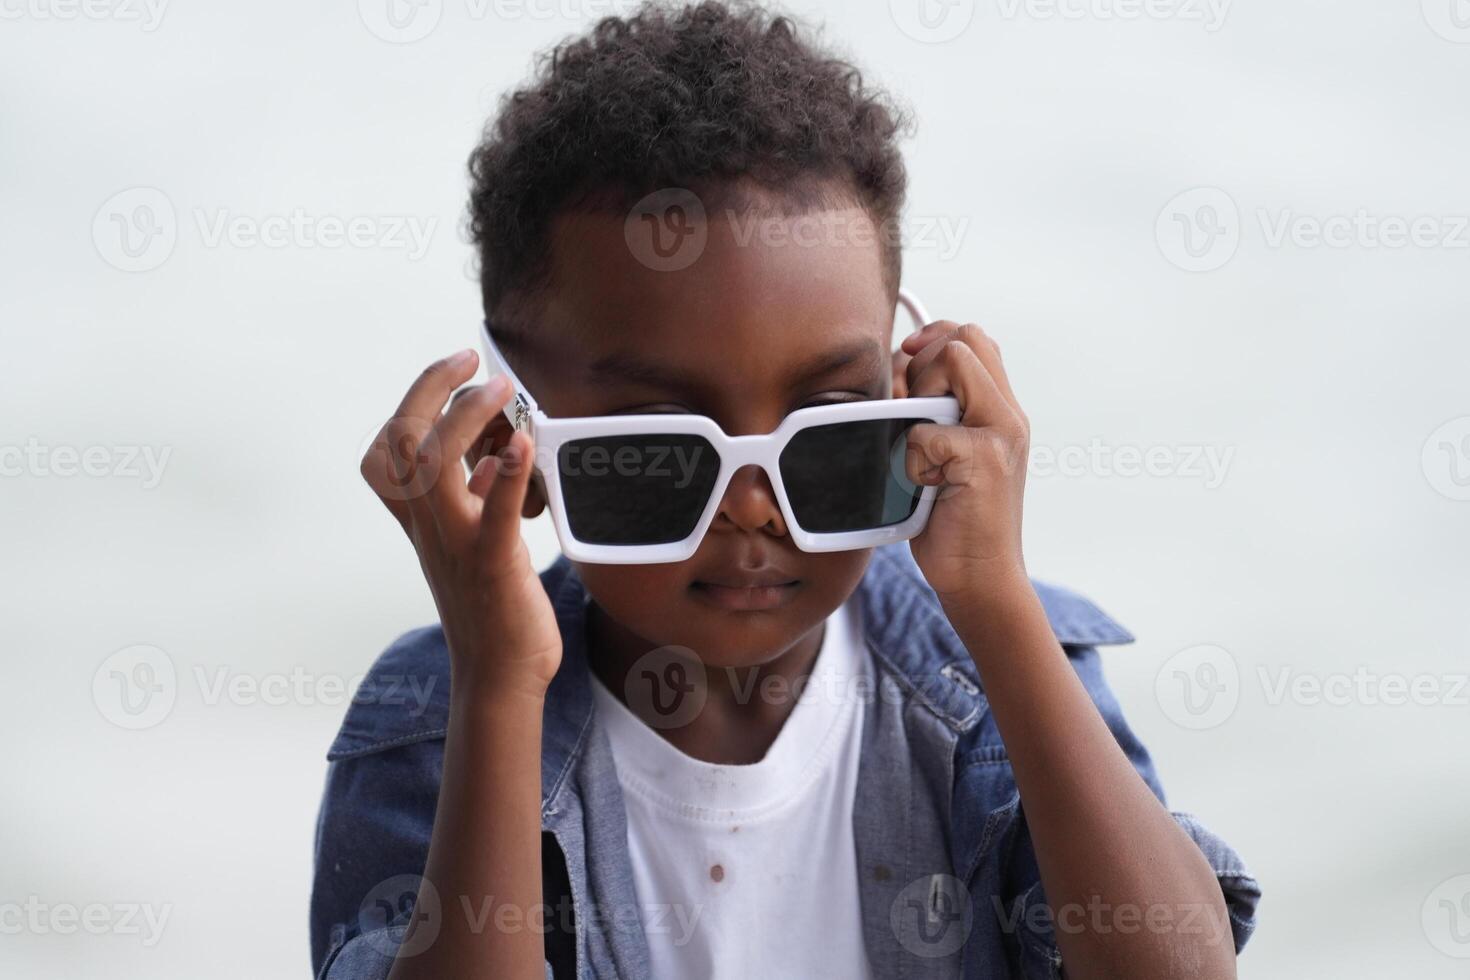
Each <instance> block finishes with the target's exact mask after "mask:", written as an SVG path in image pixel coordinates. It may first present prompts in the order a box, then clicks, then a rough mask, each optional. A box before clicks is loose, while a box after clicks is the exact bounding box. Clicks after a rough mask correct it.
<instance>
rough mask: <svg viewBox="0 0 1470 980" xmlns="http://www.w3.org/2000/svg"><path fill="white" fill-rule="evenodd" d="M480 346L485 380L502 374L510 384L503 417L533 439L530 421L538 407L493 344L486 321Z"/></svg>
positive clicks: (481, 326)
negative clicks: (509, 397) (509, 394)
mask: <svg viewBox="0 0 1470 980" xmlns="http://www.w3.org/2000/svg"><path fill="white" fill-rule="evenodd" d="M480 345H481V346H482V347H484V349H485V372H486V374H487V375H488V377H487V378H486V380H490V379H492V378H494V377H495V376H496V375H497V374H503V375H505V379H506V380H507V381H509V382H510V390H511V392H512V394H511V399H510V401H508V402H506V403H505V408H504V409H503V412H504V414H505V417H506V418H507V419H508V420H509V421H510V424H511V426H512V427H513V428H515V429H517V430H519V431H526V432H531V434H532V436H533V437H534V436H535V432H534V431H533V429H532V426H531V420H532V415H533V414H534V413H536V412H539V411H540V406H538V405H537V404H536V399H534V398H532V397H531V394H530V392H528V391H526V386H525V385H523V384H521V379H520V378H518V377H516V373H515V372H514V371H512V370H511V367H510V364H508V363H507V362H506V360H505V355H503V354H501V353H500V348H499V347H498V346H496V344H495V338H493V337H491V336H490V324H489V322H488V321H487V322H485V323H482V324H480Z"/></svg>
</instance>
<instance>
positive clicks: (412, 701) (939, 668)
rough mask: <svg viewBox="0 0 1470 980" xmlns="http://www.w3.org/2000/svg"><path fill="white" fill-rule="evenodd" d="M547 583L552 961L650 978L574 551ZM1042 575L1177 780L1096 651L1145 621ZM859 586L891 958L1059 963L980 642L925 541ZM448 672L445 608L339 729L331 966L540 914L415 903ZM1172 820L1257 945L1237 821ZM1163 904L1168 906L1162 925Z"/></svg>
mask: <svg viewBox="0 0 1470 980" xmlns="http://www.w3.org/2000/svg"><path fill="white" fill-rule="evenodd" d="M542 581H543V583H544V585H545V587H546V590H547V593H548V594H549V595H550V597H551V599H552V604H553V606H554V608H555V611H556V616H557V622H558V624H559V626H560V629H561V634H562V639H563V655H562V663H561V667H560V669H559V671H558V673H557V675H556V677H555V678H554V679H553V681H552V684H551V686H550V689H549V690H548V693H547V698H546V708H545V720H544V726H543V740H542V753H541V784H542V797H541V823H542V831H543V834H542V838H543V846H542V853H543V865H544V866H545V868H546V869H547V870H546V872H545V875H546V885H545V893H546V894H545V901H546V903H547V904H548V905H549V906H552V910H551V912H550V914H548V916H547V918H546V919H545V923H546V924H545V926H539V927H540V928H550V929H554V930H556V931H555V932H553V933H551V934H548V936H547V949H548V963H547V976H548V977H551V976H555V977H556V978H557V980H562V978H563V977H572V976H576V977H579V978H613V977H619V978H641V977H646V976H647V975H648V972H649V967H648V948H647V943H646V939H645V933H644V930H645V928H654V927H655V925H654V922H653V921H652V918H651V912H652V911H654V910H652V909H648V908H645V907H643V906H640V905H639V902H638V897H637V896H636V895H635V894H634V888H633V872H632V868H631V865H630V862H629V857H628V848H627V823H626V812H625V810H624V807H623V799H622V793H621V789H620V787H619V784H618V778H617V773H616V770H615V769H614V766H613V758H612V752H611V748H610V746H609V743H608V740H607V737H606V735H605V734H604V732H603V731H602V729H601V728H600V727H599V726H597V725H595V724H594V723H593V721H594V712H593V697H592V689H591V686H590V673H589V670H588V665H587V653H586V648H585V645H584V640H583V635H584V634H583V624H584V619H583V617H584V616H585V610H586V605H587V601H586V598H587V597H586V592H585V590H584V588H583V586H582V583H581V581H580V580H579V578H578V576H577V574H576V571H575V569H574V568H573V567H572V566H571V565H570V563H568V562H567V561H566V560H565V559H558V560H557V561H556V562H555V563H554V564H553V565H552V566H551V567H550V568H548V569H547V570H546V571H545V572H543V573H542ZM1036 589H1037V592H1038V593H1039V595H1040V597H1041V601H1042V604H1043V606H1044V607H1045V610H1046V613H1047V616H1048V617H1049V619H1050V622H1051V625H1052V629H1053V631H1054V632H1055V634H1056V636H1057V639H1058V640H1059V641H1060V642H1061V644H1062V646H1063V648H1064V649H1065V650H1066V653H1067V656H1068V658H1069V659H1070V661H1071V663H1072V666H1073V667H1074V668H1075V669H1076V670H1077V673H1078V675H1079V676H1080V677H1081V679H1082V681H1083V683H1084V684H1085V685H1086V688H1087V690H1088V692H1089V693H1090V694H1091V696H1092V699H1093V702H1094V703H1095V704H1096V706H1097V709H1098V711H1099V712H1101V714H1102V716H1103V718H1104V719H1105V720H1106V721H1107V724H1108V726H1109V728H1110V729H1111V730H1112V732H1113V734H1114V736H1115V737H1116V738H1117V740H1118V744H1119V745H1120V746H1121V747H1122V749H1123V751H1124V752H1125V753H1126V754H1127V756H1128V758H1129V760H1130V761H1131V762H1132V763H1133V765H1134V767H1135V768H1136V769H1137V770H1138V772H1139V774H1140V775H1141V776H1142V777H1143V779H1144V780H1145V782H1147V784H1148V785H1149V787H1150V788H1151V789H1152V790H1153V791H1154V793H1155V794H1156V795H1157V796H1159V798H1160V799H1161V800H1162V799H1163V791H1162V789H1161V787H1160V785H1159V780H1158V776H1157V774H1156V773H1155V772H1154V767H1153V764H1152V762H1151V761H1150V759H1149V756H1148V753H1147V751H1146V750H1145V749H1144V747H1143V746H1142V745H1141V744H1140V743H1139V741H1138V739H1137V738H1136V737H1134V735H1133V733H1132V731H1131V730H1130V729H1129V728H1128V726H1127V724H1126V723H1125V722H1124V720H1123V716H1122V712H1121V710H1120V708H1119V705H1118V702H1117V700H1116V699H1115V698H1114V696H1113V694H1112V692H1111V691H1110V690H1109V688H1108V686H1107V683H1106V681H1105V680H1104V679H1103V674H1102V667H1101V663H1100V658H1099V656H1098V652H1097V648H1098V647H1099V646H1103V645H1107V644H1118V643H1128V642H1131V641H1132V639H1133V638H1132V637H1131V636H1130V635H1129V634H1128V632H1127V631H1126V630H1124V629H1123V628H1122V627H1120V626H1119V625H1118V624H1117V623H1115V622H1114V621H1113V620H1112V619H1110V618H1109V617H1108V616H1106V615H1105V614H1103V613H1102V612H1101V611H1100V610H1098V609H1097V607H1096V606H1094V605H1092V603H1090V602H1089V601H1088V600H1086V599H1084V598H1082V597H1080V596H1078V595H1075V594H1073V593H1071V592H1067V591H1065V590H1062V589H1058V588H1054V587H1051V586H1046V585H1042V584H1040V583H1037V585H1036ZM858 592H859V600H860V609H861V615H862V622H863V630H864V638H865V640H866V644H867V647H868V650H869V652H870V654H871V656H872V661H873V665H874V674H875V683H874V685H873V690H872V691H870V692H869V694H870V695H871V696H870V699H869V700H868V701H867V702H866V703H867V704H868V707H867V708H866V709H865V710H864V712H863V733H862V749H861V764H860V769H859V775H858V786H857V791H856V798H855V800H854V804H853V827H854V836H855V840H856V846H857V852H858V853H857V867H858V872H859V879H860V881H859V891H860V905H861V910H862V930H863V939H864V943H865V945H866V948H867V953H868V959H869V963H870V965H871V967H872V972H873V975H874V976H876V977H884V978H887V977H915V978H919V977H923V978H930V977H933V978H940V977H946V978H949V977H956V978H958V977H963V978H998V977H1024V978H1033V980H1042V978H1047V980H1056V978H1059V977H1060V976H1061V957H1060V954H1059V953H1058V951H1057V944H1056V938H1055V927H1056V926H1057V925H1058V924H1060V925H1062V926H1064V927H1065V926H1067V924H1068V922H1069V920H1068V919H1066V918H1062V917H1061V915H1058V917H1057V921H1056V922H1053V920H1052V913H1051V912H1050V910H1049V909H1048V907H1047V906H1046V904H1045V903H1046V899H1045V896H1044V895H1043V894H1042V889H1041V875H1040V872H1039V870H1038V868H1037V860H1036V854H1035V851H1034V848H1033V845H1032V842H1031V839H1030V834H1029V832H1028V830H1027V825H1026V819H1025V816H1024V814H1023V813H1022V810H1021V800H1020V797H1019V795H1018V793H1017V791H1016V783H1015V778H1014V776H1013V774H1012V771H1011V766H1010V763H1009V761H1008V758H1007V756H1006V749H1005V746H1004V745H1003V744H1002V743H1001V739H1000V733H999V731H998V730H997V729H996V725H995V721H994V719H993V717H992V716H991V714H990V711H989V706H988V703H987V700H986V696H985V692H984V690H983V688H982V687H981V685H980V679H979V676H978V675H977V672H976V670H975V666H974V663H973V661H972V660H971V659H970V656H969V654H968V652H967V651H966V650H965V648H964V647H963V645H962V644H961V643H960V641H959V638H958V637H957V636H956V635H955V633H954V630H953V629H952V628H951V626H950V624H949V621H948V620H947V619H946V618H945V616H944V613H943V611H942V610H941V609H940V607H939V605H938V602H937V600H936V598H935V596H934V593H933V591H932V590H931V589H930V588H929V587H928V585H927V583H926V582H925V581H924V579H923V577H922V575H921V574H920V573H919V570H918V568H917V566H916V565H915V564H914V562H913V559H912V557H911V556H910V554H909V549H908V546H907V545H906V544H899V545H896V546H889V547H886V548H880V549H878V550H877V551H875V553H874V555H873V560H872V563H871V564H870V566H869V568H868V570H867V572H866V574H865V575H864V577H863V579H862V582H861V584H860V585H859V586H858ZM448 688H449V659H448V652H447V649H446V647H445V641H444V634H443V632H442V631H441V630H440V628H439V627H437V626H434V627H428V628H424V629H419V630H415V631H413V632H410V633H408V634H406V635H404V636H403V637H402V638H400V639H399V640H398V641H397V642H395V643H394V644H393V645H392V646H390V647H389V648H388V649H387V651H386V652H384V653H383V655H382V656H381V657H379V658H378V661H377V663H376V664H375V665H374V666H373V668H372V671H371V672H370V673H369V674H368V676H367V678H366V679H365V680H364V682H363V685H362V687H361V688H360V690H359V692H358V695H357V696H356V697H355V699H354V702H353V704H352V706H351V707H350V709H349V710H348V712H347V717H346V719H345V721H344V722H343V724H342V729H341V732H340V733H339V734H338V736H337V738H336V741H335V742H334V743H333V745H332V747H331V750H330V752H329V754H328V759H329V760H330V764H329V768H328V772H327V782H326V792H325V796H324V799H323V801H322V806H321V813H320V816H319V819H318V826H317V837H316V869H315V880H314V885H313V891H312V898H311V955H312V964H313V969H314V972H315V974H316V976H318V977H319V978H329V980H343V978H353V980H366V978H383V977H386V976H387V975H388V970H389V967H390V966H391V964H392V962H393V957H394V955H395V952H396V951H397V949H398V946H399V943H400V942H401V941H402V938H403V935H404V932H405V929H406V926H407V924H408V922H409V920H410V917H417V918H418V919H420V920H421V923H420V928H419V930H418V931H417V932H415V934H414V939H413V940H411V941H414V942H417V941H423V940H427V941H432V937H433V933H434V932H435V931H436V929H435V927H434V926H433V920H434V917H435V916H448V915H461V914H464V915H473V916H476V917H478V918H477V921H478V922H480V923H481V925H482V926H483V927H485V928H490V929H495V928H516V927H520V928H526V927H528V926H527V925H526V924H525V923H524V922H523V921H522V920H519V919H497V918H496V916H497V912H496V911H495V910H494V909H491V908H486V907H485V906H481V907H479V908H476V907H474V905H473V903H462V902H461V901H459V900H455V901H450V900H449V899H448V898H445V899H444V900H443V902H442V904H440V903H438V902H432V901H429V902H427V903H426V900H423V899H421V900H420V901H419V902H418V906H419V907H415V905H414V899H413V896H414V895H415V894H416V893H417V892H418V888H419V876H420V875H421V874H422V873H423V869H424V864H425V860H426V857H427V854H428V847H429V836H430V832H431V830H432V828H433V823H434V810H435V806H436V802H437V798H438V793H439V779H440V775H441V773H442V763H443V751H444V737H445V730H446V727H447V720H448V711H449V690H448ZM1175 819H1176V820H1178V822H1179V824H1180V826H1181V827H1182V828H1183V829H1184V830H1185V831H1186V832H1187V833H1188V834H1189V835H1190V837H1191V838H1193V839H1194V841H1195V842H1196V843H1197V844H1198V845H1199V848H1200V850H1201V852H1203V854H1204V856H1205V859H1206V861H1207V862H1208V863H1209V865H1210V867H1211V868H1213V869H1214V871H1215V874H1216V876H1217V877H1218V880H1219V882H1220V887H1221V889H1222V891H1223V893H1224V896H1225V901H1226V905H1227V907H1228V909H1229V913H1230V925H1231V929H1232V932H1233V937H1232V938H1233V941H1234V944H1235V947H1236V949H1237V950H1239V949H1240V948H1241V947H1242V946H1244V944H1245V942H1246V940H1247V938H1249V936H1250V934H1251V931H1252V929H1253V928H1254V925H1255V910H1256V905H1257V902H1258V900H1259V898H1260V888H1259V886H1258V885H1257V883H1256V881H1255V879H1254V878H1252V877H1251V876H1250V874H1249V873H1248V872H1247V871H1246V869H1245V867H1244V865H1243V864H1242V862H1241V860H1240V858H1239V857H1238V856H1237V855H1236V853H1235V852H1234V851H1233V850H1231V849H1230V847H1229V846H1227V845H1226V844H1225V843H1224V842H1223V841H1221V840H1220V839H1219V838H1218V837H1216V836H1214V835H1213V834H1211V833H1210V832H1209V831H1208V830H1206V829H1205V828H1204V827H1202V826H1201V825H1200V824H1199V823H1198V822H1197V821H1195V820H1194V819H1193V818H1192V817H1189V816H1187V815H1184V814H1175ZM554 895H555V896H557V897H555V898H554V897H553V896H554ZM425 904H428V905H431V906H434V907H430V908H427V909H426V908H424V907H422V906H424V905H425ZM1072 911H1076V912H1078V913H1079V916H1078V917H1077V918H1075V919H1074V920H1071V921H1073V922H1074V927H1079V926H1077V925H1075V923H1091V922H1092V921H1093V918H1095V917H1096V914H1097V912H1098V910H1097V909H1092V910H1072ZM1106 911H1107V910H1104V913H1105V914H1106ZM1119 911H1120V912H1121V910H1119ZM1134 911H1135V912H1138V913H1139V914H1138V915H1137V916H1135V917H1134V918H1132V919H1130V920H1126V921H1125V919H1124V917H1123V915H1122V914H1119V915H1118V917H1117V919H1116V924H1117V927H1118V928H1120V929H1125V928H1130V923H1131V928H1132V929H1134V930H1135V931H1136V930H1138V929H1140V928H1160V929H1177V930H1178V931H1180V932H1186V931H1187V930H1189V929H1191V928H1194V929H1196V930H1203V929H1205V928H1206V927H1207V923H1206V921H1205V918H1204V917H1203V916H1198V917H1194V916H1191V915H1190V914H1189V912H1188V911H1187V910H1172V909H1164V910H1162V911H1160V910H1152V909H1151V910H1134ZM1156 912H1157V913H1159V914H1160V915H1161V916H1162V918H1161V919H1160V920H1158V921H1159V924H1158V925H1157V926H1149V925H1145V924H1146V923H1149V922H1151V921H1152V920H1151V919H1150V918H1149V916H1151V915H1153V914H1154V913H1156ZM645 920H648V921H645ZM537 921H538V923H539V922H540V921H541V920H537ZM1104 925H1105V926H1106V925H1107V923H1106V922H1104ZM1211 938H1215V939H1217V940H1219V941H1224V937H1223V936H1218V937H1211ZM812 941H813V942H820V941H821V937H818V936H813V937H812ZM406 952H408V951H407V950H406Z"/></svg>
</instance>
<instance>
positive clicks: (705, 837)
mask: <svg viewBox="0 0 1470 980" xmlns="http://www.w3.org/2000/svg"><path fill="white" fill-rule="evenodd" d="M854 603H855V600H849V601H848V602H847V603H846V604H845V605H843V606H842V607H841V608H840V609H838V610H837V611H836V612H835V613H833V614H832V616H831V617H830V618H829V619H828V620H827V624H826V629H825V631H824V634H823V637H822V647H821V650H820V651H819V652H818V654H817V659H816V663H815V665H814V666H813V668H812V673H811V676H810V679H809V681H808V683H807V684H806V686H805V688H804V689H803V690H802V692H801V694H800V696H799V699H798V701H797V703H796V706H795V707H794V708H793V709H792V712H791V714H790V716H788V717H787V719H786V723H785V724H784V725H783V726H782V728H781V732H780V734H779V735H778V736H777V737H776V740H775V742H774V743H772V745H771V748H770V750H769V751H768V752H767V753H766V756H765V758H763V759H761V761H759V762H757V763H754V764H752V765H746V766H726V765H712V764H710V763H707V762H701V761H700V760H698V759H694V758H691V757H689V756H687V755H685V754H684V753H682V752H680V751H679V750H678V749H676V748H675V747H674V746H673V745H671V744H670V743H669V742H668V741H666V740H665V739H664V738H663V736H661V735H660V734H658V733H657V732H656V731H654V730H653V729H651V728H649V727H648V726H647V725H645V724H644V723H643V722H642V721H641V720H640V719H639V718H638V716H637V715H635V714H633V713H632V712H631V711H629V710H628V708H627V707H626V706H625V705H624V704H623V703H622V702H621V701H619V700H618V699H617V698H616V697H614V696H613V695H612V694H611V693H610V692H609V691H608V690H607V688H606V687H604V686H603V685H602V684H601V682H599V681H597V680H596V679H595V678H594V681H593V690H594V693H595V698H596V703H597V709H596V710H597V715H598V723H599V724H600V725H602V727H603V728H604V730H605V731H606V732H607V735H608V738H609V739H610V740H611V742H612V750H613V759H614V762H615V763H616V765H617V770H618V780H619V782H620V783H621V784H622V787H623V797H624V800H625V801H626V805H627V810H628V849H629V852H630V854H631V856H632V863H633V880H634V884H635V887H636V889H637V893H638V901H639V905H640V907H641V910H642V914H643V925H644V930H645V932H646V934H647V936H648V949H649V955H650V959H651V965H652V971H653V977H654V978H655V980H687V978H690V977H700V978H712V980H721V978H727V977H728V978H738V980H747V978H750V977H759V978H768V980H769V978H778V977H843V978H864V977H870V976H871V975H872V974H871V971H870V970H869V968H868V960H867V954H866V952H865V951H864V948H863V933H862V918H861V908H860V905H859V900H858V871H857V854H856V847H855V844H854V841H853V831H852V804H853V795H854V792H855V790H856V788H857V772H858V753H859V749H860V747H861V740H862V714H863V700H864V697H865V696H866V694H867V693H868V692H870V691H871V690H872V684H871V682H870V676H871V674H870V672H871V669H872V668H871V665H870V664H869V661H868V656H867V653H866V648H865V647H864V645H863V641H862V636H861V624H860V621H859V619H858V617H857V612H856V609H855V606H854ZM740 676H741V677H742V678H744V676H745V673H744V672H742V673H741V675H740ZM759 690H760V688H759V685H757V686H756V688H755V693H754V694H753V695H752V696H755V697H759V696H761V695H760V693H759ZM787 696H789V694H788V695H787Z"/></svg>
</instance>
